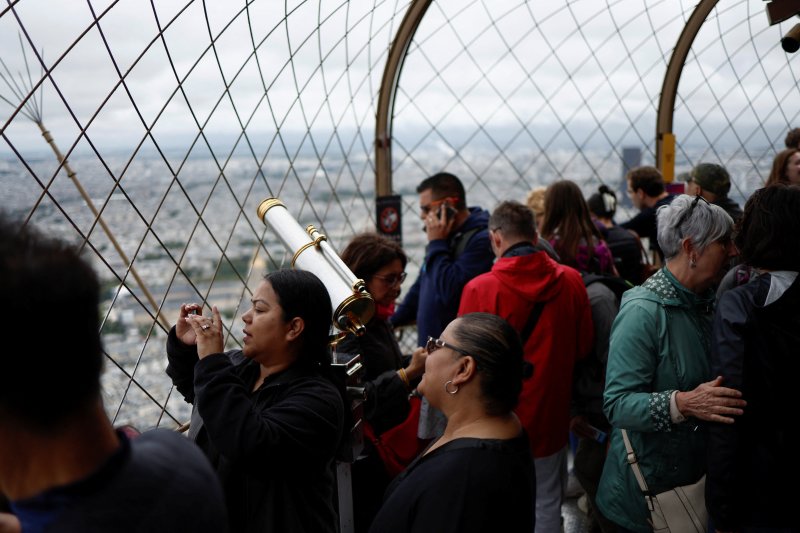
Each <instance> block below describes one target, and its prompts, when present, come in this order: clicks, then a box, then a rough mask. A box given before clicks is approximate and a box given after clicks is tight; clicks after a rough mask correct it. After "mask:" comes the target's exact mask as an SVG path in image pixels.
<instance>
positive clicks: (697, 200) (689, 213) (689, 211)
mask: <svg viewBox="0 0 800 533" xmlns="http://www.w3.org/2000/svg"><path fill="white" fill-rule="evenodd" d="M700 200H702V201H703V203H704V204H706V205H709V203H708V200H706V199H705V198H703V197H702V196H700V195H699V194H698V195H697V196H695V197H694V200H693V201H692V205H690V206H689V209H687V210H686V211H684V212H683V214H682V215H681V216H680V217H679V218H678V222H676V223H675V226H674V228H675V229H676V230H678V236H679V237H680V238H681V239H683V231H681V224H683V223H684V222H686V221H687V220H689V219H690V218H692V212H694V209H695V207H697V204H698V203H700Z"/></svg>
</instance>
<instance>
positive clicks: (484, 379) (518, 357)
mask: <svg viewBox="0 0 800 533" xmlns="http://www.w3.org/2000/svg"><path fill="white" fill-rule="evenodd" d="M426 349H427V351H428V357H427V358H426V360H425V373H424V375H423V376H422V381H421V382H420V384H419V386H418V387H417V388H418V390H419V392H420V393H421V394H423V395H424V396H425V398H427V399H428V401H429V402H430V404H431V405H432V406H433V407H435V408H437V409H439V410H441V411H442V412H443V413H444V414H445V416H446V417H447V426H446V427H445V430H444V434H443V435H442V436H441V437H440V438H439V439H438V440H436V441H434V442H433V443H432V444H431V445H430V446H429V447H428V448H427V450H425V452H424V454H423V455H421V456H420V457H418V458H417V459H416V460H415V461H414V462H413V463H411V465H410V466H409V467H408V468H407V469H406V470H405V471H404V472H403V473H402V474H400V475H399V476H398V477H397V478H395V480H394V481H393V482H392V484H391V485H390V486H389V488H388V490H387V491H386V496H385V499H384V503H383V507H381V510H380V511H379V512H378V515H377V516H376V517H375V521H374V522H373V523H372V528H371V529H370V531H372V532H375V533H378V532H380V533H393V532H427V531H436V532H438V533H447V532H460V533H470V532H476V533H477V532H485V531H504V532H523V531H524V532H531V531H533V526H534V499H535V492H536V480H535V475H534V466H533V458H532V457H531V452H530V445H529V444H528V439H527V436H526V434H525V432H524V430H523V428H522V425H521V424H520V421H519V419H517V417H516V415H515V414H514V412H513V410H514V407H515V406H516V405H517V400H518V398H519V394H520V391H521V389H522V379H523V374H524V373H525V371H524V368H523V364H524V363H523V358H522V344H521V342H520V339H519V335H518V334H517V332H516V330H514V329H513V328H512V327H511V326H510V325H509V324H508V323H507V322H506V321H505V320H503V319H502V318H500V317H498V316H496V315H492V314H488V313H470V314H467V315H464V316H462V317H459V318H457V319H455V320H453V321H452V322H450V324H449V325H448V326H447V327H446V328H445V330H444V331H443V332H442V334H441V337H440V338H439V339H433V338H431V339H429V340H428V344H427V345H426Z"/></svg>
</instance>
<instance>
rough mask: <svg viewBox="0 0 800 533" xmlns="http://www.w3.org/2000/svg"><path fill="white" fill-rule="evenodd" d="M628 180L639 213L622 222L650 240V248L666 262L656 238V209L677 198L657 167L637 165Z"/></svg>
mask: <svg viewBox="0 0 800 533" xmlns="http://www.w3.org/2000/svg"><path fill="white" fill-rule="evenodd" d="M625 180H626V181H627V182H628V196H630V198H631V202H633V206H634V207H635V208H636V209H638V210H639V214H637V215H636V216H635V217H633V218H632V219H630V220H629V221H627V222H623V223H622V224H620V226H622V227H623V228H625V229H629V230H632V231H635V232H636V233H637V234H638V235H639V237H642V238H646V239H647V240H648V241H649V242H650V250H652V251H654V252H655V254H656V255H657V256H658V260H659V262H660V263H661V264H663V263H664V254H663V253H662V252H661V248H659V247H658V239H657V238H656V235H657V231H656V226H657V224H656V211H658V208H659V207H661V206H663V205H669V204H670V203H671V202H672V200H674V199H675V195H674V194H670V193H669V192H667V190H666V188H665V187H664V177H663V176H662V175H661V172H660V171H659V170H658V169H657V168H656V167H647V166H645V167H637V168H634V169H632V170H631V171H630V172H628V175H627V176H625Z"/></svg>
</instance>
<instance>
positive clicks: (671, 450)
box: [597, 195, 745, 533]
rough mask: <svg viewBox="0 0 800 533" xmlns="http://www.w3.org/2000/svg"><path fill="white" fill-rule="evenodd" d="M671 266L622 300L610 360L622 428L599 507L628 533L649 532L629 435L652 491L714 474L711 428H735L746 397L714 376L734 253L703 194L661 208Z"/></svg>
mask: <svg viewBox="0 0 800 533" xmlns="http://www.w3.org/2000/svg"><path fill="white" fill-rule="evenodd" d="M657 217H658V244H659V246H660V247H661V249H662V250H663V252H664V256H665V258H666V265H665V266H664V267H663V268H662V269H661V270H659V271H658V272H657V273H655V274H654V275H653V276H651V277H650V278H649V279H648V280H647V281H646V282H645V283H644V284H643V285H642V286H640V287H635V288H633V289H631V290H629V291H628V292H626V293H625V295H624V296H623V298H622V304H621V307H620V311H619V315H618V316H617V318H616V320H615V321H614V326H613V329H612V332H611V344H610V349H609V354H608V367H607V374H606V388H605V393H604V397H603V409H604V411H605V414H606V416H607V417H608V420H609V421H610V422H611V425H612V426H613V430H612V434H611V443H610V448H609V452H608V457H607V459H606V463H605V467H604V469H603V475H602V478H601V480H600V487H599V489H598V495H597V505H598V507H599V508H600V511H601V512H602V513H603V515H604V516H606V517H607V518H609V519H610V520H611V521H613V522H614V523H616V524H617V525H618V526H619V527H620V529H621V530H622V531H636V532H641V533H649V532H650V531H652V527H651V526H650V524H649V523H648V519H649V512H648V510H647V507H646V505H645V499H644V497H643V495H642V492H641V490H640V489H639V485H638V484H637V482H636V479H635V478H634V475H633V471H632V470H631V467H630V465H629V464H628V463H627V461H626V450H625V445H624V443H623V440H622V434H621V432H620V430H621V429H626V430H627V432H628V435H629V437H630V440H631V444H632V446H633V449H634V451H635V452H636V455H637V456H638V458H639V466H640V467H641V469H642V472H643V474H644V477H645V479H646V481H647V484H648V485H649V488H650V490H651V491H652V492H654V493H658V492H662V491H664V490H667V489H670V488H673V487H677V486H680V485H687V484H691V483H694V482H696V481H698V480H699V479H700V478H701V477H702V476H703V474H705V472H706V453H705V449H706V429H705V427H704V426H703V425H702V424H700V423H699V422H700V421H702V420H705V421H714V422H722V423H732V422H733V416H736V415H740V414H742V409H741V408H742V407H744V405H745V402H744V400H742V399H741V398H740V396H741V394H740V393H739V392H738V391H736V390H734V389H731V388H727V387H723V386H722V378H720V377H714V376H712V375H711V367H710V361H709V348H710V338H711V319H712V315H713V310H714V286H715V284H716V283H718V281H719V277H720V270H721V269H722V266H723V265H724V263H725V262H726V260H727V259H728V257H730V256H731V255H732V253H733V252H734V247H733V245H732V243H731V231H732V225H733V221H732V220H731V218H730V216H728V214H727V213H725V211H724V210H723V209H722V208H720V207H717V206H715V205H710V204H709V203H708V202H706V201H705V200H704V199H703V198H702V197H701V196H696V197H691V196H687V195H682V196H679V197H677V198H675V200H673V202H672V203H671V204H670V205H667V206H663V207H661V208H660V209H659V210H658V214H657Z"/></svg>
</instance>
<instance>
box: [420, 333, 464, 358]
mask: <svg viewBox="0 0 800 533" xmlns="http://www.w3.org/2000/svg"><path fill="white" fill-rule="evenodd" d="M439 348H450V349H451V350H455V351H456V352H458V353H460V354H461V355H469V353H468V352H467V351H466V350H462V349H461V348H457V347H456V346H453V345H452V344H450V343H449V342H445V341H443V340H442V339H434V338H433V337H428V342H427V343H425V351H426V352H428V355H430V354H432V353H433V352H435V351H436V350H438V349H439Z"/></svg>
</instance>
